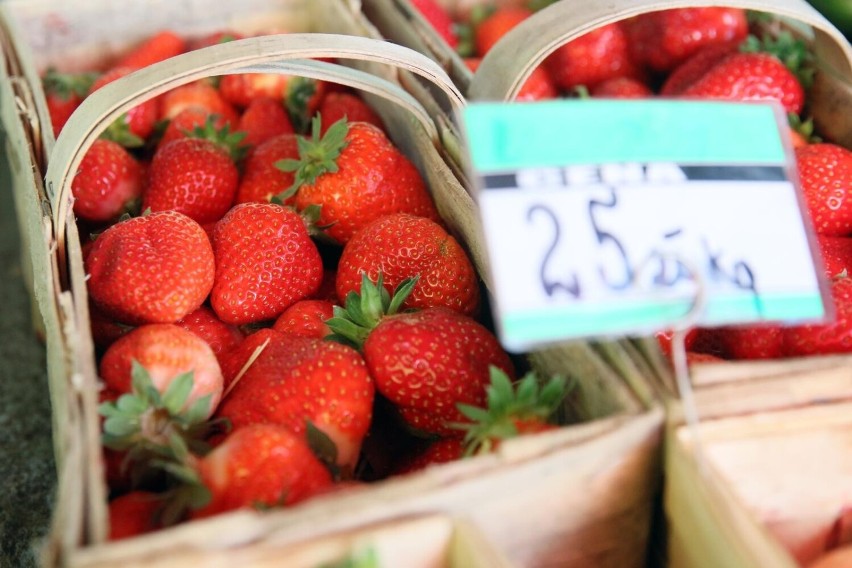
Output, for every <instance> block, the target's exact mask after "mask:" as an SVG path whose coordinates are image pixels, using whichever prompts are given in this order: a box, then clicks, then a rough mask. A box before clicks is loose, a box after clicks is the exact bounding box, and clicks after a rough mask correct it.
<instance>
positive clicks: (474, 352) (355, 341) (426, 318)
mask: <svg viewBox="0 0 852 568" xmlns="http://www.w3.org/2000/svg"><path fill="white" fill-rule="evenodd" d="M413 285H414V282H413V281H412V280H408V281H405V282H403V283H402V284H401V285H400V286H399V287H398V288H397V290H396V292H395V294H394V295H393V296H391V295H390V294H388V292H387V290H385V288H384V285H383V284H382V280H381V277H380V278H379V280H378V282H376V283H373V282H371V281H370V280H369V279H368V278H367V276H366V275H364V276H363V280H362V286H361V294H360V295H358V294H356V293H353V294H350V296H349V298H347V301H346V308H345V309H341V310H336V315H335V317H334V318H332V319H330V320H328V322H326V323H327V324H328V326H329V327H330V328H331V330H332V331H333V332H334V333H335V336H333V337H337V338H339V339H340V340H342V341H347V342H350V343H351V344H352V345H355V346H359V347H360V349H361V351H362V353H363V354H364V360H365V361H366V362H367V367H368V368H369V370H370V375H371V376H372V377H373V379H374V380H375V381H376V388H377V389H378V390H379V392H380V393H381V394H382V395H383V396H384V397H385V398H387V399H388V400H389V401H390V402H392V403H393V404H394V405H396V408H397V410H398V411H399V413H400V416H401V417H402V418H403V420H404V421H405V422H406V423H407V424H408V425H409V426H410V427H412V428H413V429H415V430H418V431H422V432H426V433H432V434H444V435H445V434H449V433H452V428H450V427H449V426H447V424H448V423H452V422H462V421H464V420H465V418H464V416H463V415H462V414H461V412H460V411H459V410H458V408H456V404H457V403H459V402H461V403H466V404H472V405H477V406H481V405H483V404H484V403H485V400H486V394H485V389H486V386H487V385H488V382H489V368H490V366H492V365H495V366H497V367H499V368H500V369H502V370H503V371H505V372H506V373H507V374H509V375H510V376H511V375H512V373H513V365H512V362H511V360H510V359H509V356H508V354H507V353H506V352H505V351H503V349H502V348H501V347H500V344H499V342H498V341H497V338H496V337H495V336H494V335H493V334H492V333H491V332H490V331H489V330H488V329H486V328H485V327H484V326H483V325H482V324H480V323H478V322H477V321H475V320H474V319H472V318H470V317H468V316H465V315H462V314H460V313H458V312H455V311H453V310H449V309H446V308H427V309H424V310H420V311H415V312H404V313H398V311H399V308H400V306H401V305H402V303H403V302H404V301H405V297H406V296H407V295H408V294H409V293H411V289H412V287H413Z"/></svg>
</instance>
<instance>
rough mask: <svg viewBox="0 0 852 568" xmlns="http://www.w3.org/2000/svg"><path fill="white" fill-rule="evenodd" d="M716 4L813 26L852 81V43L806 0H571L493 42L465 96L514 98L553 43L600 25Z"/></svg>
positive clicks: (829, 59) (822, 49)
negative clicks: (764, 13) (671, 9)
mask: <svg viewBox="0 0 852 568" xmlns="http://www.w3.org/2000/svg"><path fill="white" fill-rule="evenodd" d="M720 5H723V6H728V7H731V8H743V9H748V10H756V11H761V12H768V13H772V14H776V15H778V16H781V17H784V18H789V19H791V20H795V21H798V22H801V23H804V24H807V25H809V26H811V27H812V28H813V31H814V34H815V37H814V48H815V51H816V54H817V56H818V58H819V59H820V60H821V61H824V62H825V63H826V64H827V65H828V66H830V67H831V68H833V69H834V70H835V71H836V72H837V73H839V74H841V75H842V76H843V77H845V78H846V79H847V80H848V81H850V82H852V46H850V45H849V42H848V41H847V40H846V38H845V37H844V36H843V34H842V33H841V32H840V31H839V30H838V29H837V28H836V27H835V26H834V25H833V24H832V23H831V22H829V21H828V20H827V19H826V18H825V17H824V16H823V15H822V14H820V13H819V12H818V11H817V10H816V9H815V8H813V7H812V6H811V5H810V4H808V3H807V2H806V1H805V0H724V1H723V2H719V1H718V0H716V1H714V0H611V1H609V2H599V1H598V0H571V1H570V2H568V1H560V2H555V3H553V4H551V5H549V6H547V7H546V8H544V9H542V10H539V11H538V12H536V13H535V14H533V15H532V16H530V17H529V18H527V19H526V20H524V21H523V22H521V23H520V24H518V25H517V26H515V27H514V28H512V30H510V31H509V32H508V33H507V34H506V36H504V37H503V38H502V39H501V40H500V41H499V42H497V44H495V45H494V47H493V48H492V49H491V50H489V52H488V53H487V54H486V55H485V57H484V58H483V60H482V63H481V64H480V66H479V68H478V69H477V72H476V73H474V75H473V79H472V82H471V84H470V89H469V91H468V97H469V99H470V100H492V101H501V100H502V101H508V100H512V99H514V98H515V96H516V95H517V93H518V91H519V90H520V88H521V86H522V85H523V84H524V82H525V81H526V79H527V78H528V77H529V75H530V74H531V73H532V72H533V70H534V69H535V68H536V67H537V66H538V65H539V64H541V62H542V61H544V59H545V58H546V57H547V56H548V55H550V53H552V52H553V51H555V50H556V48H558V47H559V46H560V45H562V44H564V43H566V42H568V41H570V40H572V39H575V38H577V37H579V36H581V35H583V34H585V33H587V32H589V31H592V30H594V29H596V28H598V27H601V26H603V25H606V24H610V23H613V22H617V21H619V20H624V19H627V18H630V17H633V16H638V15H640V14H643V13H646V12H653V11H657V10H664V9H670V8H689V7H702V6H720Z"/></svg>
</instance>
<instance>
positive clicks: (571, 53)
mask: <svg viewBox="0 0 852 568" xmlns="http://www.w3.org/2000/svg"><path fill="white" fill-rule="evenodd" d="M545 65H546V66H547V69H548V70H549V71H550V75H551V77H553V80H554V82H555V83H556V85H557V86H558V87H559V88H561V89H562V90H564V91H570V90H572V89H574V87H576V86H578V85H585V86H586V87H587V88H589V89H593V88H594V87H596V86H597V85H598V83H601V82H602V81H605V80H607V79H614V78H616V77H632V78H637V77H638V76H639V75H640V70H639V68H638V67H637V66H636V64H634V63H633V61H632V60H631V59H630V53H629V49H628V41H627V35H626V33H625V31H624V29H623V27H622V25H621V24H619V23H614V24H607V25H605V26H601V27H599V28H597V29H594V30H592V31H590V32H587V33H585V34H583V35H582V36H580V37H578V38H576V39H573V40H571V41H569V42H568V43H566V44H564V45H562V46H560V47H559V48H557V49H556V51H554V52H553V53H551V54H550V55H549V56H548V57H547V59H546V60H545Z"/></svg>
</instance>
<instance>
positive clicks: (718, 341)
mask: <svg viewBox="0 0 852 568" xmlns="http://www.w3.org/2000/svg"><path fill="white" fill-rule="evenodd" d="M690 349H691V350H692V351H695V352H696V353H706V354H708V355H715V356H716V357H720V358H722V359H730V358H731V354H730V353H728V348H727V344H726V342H725V341H724V339H723V338H722V337H721V333H720V329H719V328H709V327H699V328H696V329H695V339H694V340H693V341H692V345H691V346H690Z"/></svg>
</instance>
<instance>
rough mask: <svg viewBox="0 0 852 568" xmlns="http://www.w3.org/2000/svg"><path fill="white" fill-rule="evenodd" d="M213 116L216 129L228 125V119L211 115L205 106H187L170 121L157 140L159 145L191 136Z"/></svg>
mask: <svg viewBox="0 0 852 568" xmlns="http://www.w3.org/2000/svg"><path fill="white" fill-rule="evenodd" d="M211 116H212V117H213V127H214V128H215V129H216V130H222V129H223V128H224V127H225V126H227V125H228V121H227V120H226V119H225V118H224V117H223V116H221V115H218V114H216V115H211V114H210V113H209V112H208V111H207V110H206V109H204V108H200V107H187V108H185V109H183V110H182V111H180V112H179V113H177V114H176V115H175V116H174V118H172V119H171V120H169V121H168V123H167V126H166V128H165V130H163V134H162V136H161V137H160V139H159V140H158V141H157V146H158V147H160V146H165V145H166V144H168V143H169V142H172V141H174V140H178V139H180V138H187V137H189V136H190V135H191V134H192V132H194V131H195V129H196V128H200V127H204V125H205V124H207V123H208V122H209V117H211Z"/></svg>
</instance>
